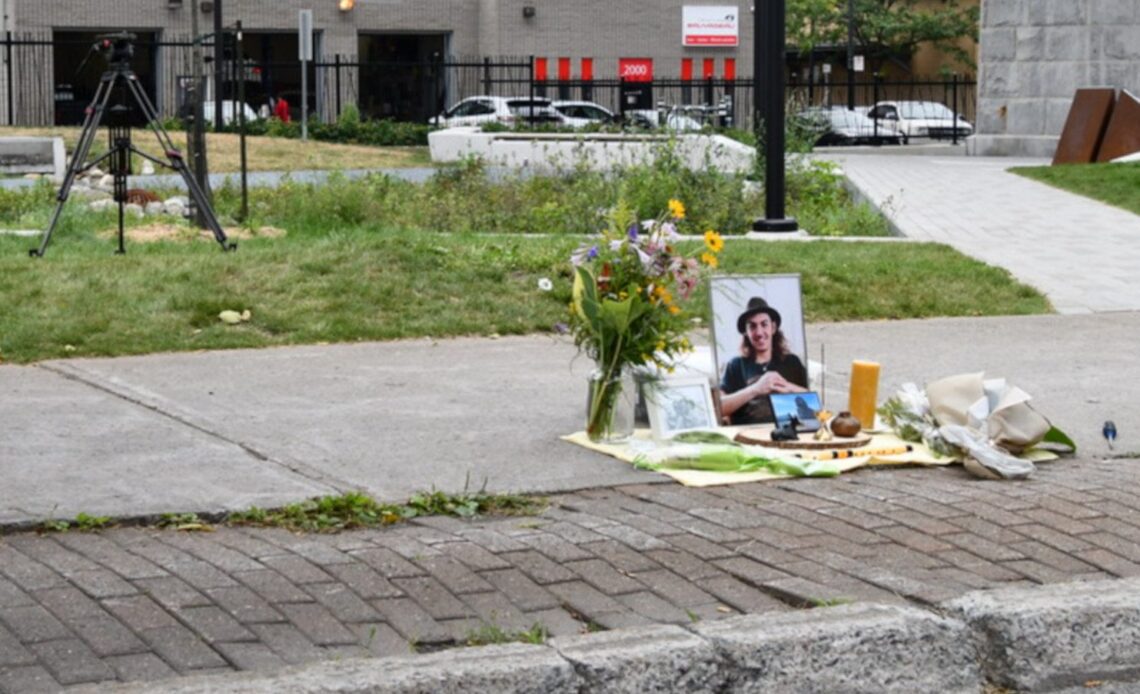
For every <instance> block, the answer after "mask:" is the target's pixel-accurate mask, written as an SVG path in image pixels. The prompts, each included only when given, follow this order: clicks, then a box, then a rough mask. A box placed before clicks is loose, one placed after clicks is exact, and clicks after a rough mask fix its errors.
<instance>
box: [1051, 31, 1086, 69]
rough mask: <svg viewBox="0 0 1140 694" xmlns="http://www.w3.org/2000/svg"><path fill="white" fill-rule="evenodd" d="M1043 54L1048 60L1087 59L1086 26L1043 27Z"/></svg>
mask: <svg viewBox="0 0 1140 694" xmlns="http://www.w3.org/2000/svg"><path fill="white" fill-rule="evenodd" d="M1044 33H1045V54H1044V55H1047V56H1048V57H1049V60H1073V61H1078V60H1088V55H1089V31H1088V28H1087V27H1074V26H1057V27H1048V28H1046V29H1045V32H1044Z"/></svg>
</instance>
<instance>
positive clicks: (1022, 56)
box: [1016, 27, 1045, 60]
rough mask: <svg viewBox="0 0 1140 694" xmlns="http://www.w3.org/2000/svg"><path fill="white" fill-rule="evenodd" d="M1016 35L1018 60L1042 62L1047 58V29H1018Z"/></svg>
mask: <svg viewBox="0 0 1140 694" xmlns="http://www.w3.org/2000/svg"><path fill="white" fill-rule="evenodd" d="M1016 33H1017V48H1016V56H1017V59H1018V60H1040V59H1041V58H1044V57H1045V29H1043V28H1042V27H1018V28H1017V30H1016Z"/></svg>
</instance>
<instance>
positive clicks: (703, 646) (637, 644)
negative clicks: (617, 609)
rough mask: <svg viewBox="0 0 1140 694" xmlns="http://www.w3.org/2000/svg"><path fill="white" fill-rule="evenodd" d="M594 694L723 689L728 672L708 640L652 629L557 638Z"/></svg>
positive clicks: (557, 646) (554, 643)
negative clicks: (599, 693) (600, 693)
mask: <svg viewBox="0 0 1140 694" xmlns="http://www.w3.org/2000/svg"><path fill="white" fill-rule="evenodd" d="M549 645H550V646H551V647H553V648H554V649H555V650H557V651H558V652H559V653H561V654H562V657H563V658H566V659H567V660H569V661H570V662H571V663H573V664H574V668H575V669H576V670H577V672H578V675H579V676H580V677H581V678H582V680H584V687H583V691H589V692H665V691H669V692H710V691H720V689H721V686H722V685H723V684H724V682H725V680H726V677H727V673H726V672H725V671H724V669H723V667H722V664H721V662H720V659H719V658H718V657H717V653H716V651H715V650H714V649H713V647H712V645H711V644H709V643H708V642H707V641H705V640H703V639H700V638H698V637H696V636H694V635H693V634H691V633H689V632H687V631H685V630H684V629H682V628H680V627H674V626H651V627H634V628H630V629H621V630H619V631H613V632H605V633H599V634H585V635H582V636H568V637H563V638H557V639H552V640H551V641H550V643H549Z"/></svg>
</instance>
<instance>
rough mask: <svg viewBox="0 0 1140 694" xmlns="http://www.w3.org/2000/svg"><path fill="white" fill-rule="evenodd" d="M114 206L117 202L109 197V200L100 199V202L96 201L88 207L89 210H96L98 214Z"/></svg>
mask: <svg viewBox="0 0 1140 694" xmlns="http://www.w3.org/2000/svg"><path fill="white" fill-rule="evenodd" d="M114 205H115V201H114V200H112V199H111V198H109V197H107V198H100V199H99V200H94V201H92V202H91V203H89V204H88V205H87V206H88V207H89V208H91V209H92V210H95V211H96V212H101V211H103V210H105V209H107V208H109V207H113V206H114Z"/></svg>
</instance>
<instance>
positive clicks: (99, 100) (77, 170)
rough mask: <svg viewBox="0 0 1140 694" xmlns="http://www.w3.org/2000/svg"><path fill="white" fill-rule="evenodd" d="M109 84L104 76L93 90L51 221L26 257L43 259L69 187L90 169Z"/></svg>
mask: <svg viewBox="0 0 1140 694" xmlns="http://www.w3.org/2000/svg"><path fill="white" fill-rule="evenodd" d="M111 84H112V80H111V79H109V78H108V76H107V75H104V76H103V79H102V80H101V81H100V82H99V87H98V88H97V89H96V90H95V98H94V99H92V100H91V105H90V106H88V107H87V115H86V116H85V117H84V118H83V131H82V132H81V133H80V135H79V144H78V145H77V146H76V148H75V153H74V154H72V155H71V164H70V165H69V166H68V167H67V174H66V175H65V176H64V178H63V184H62V185H61V186H60V187H59V194H58V195H56V196H55V199H56V204H55V210H54V211H53V212H52V215H51V221H50V222H49V223H48V227H47V230H45V231H44V235H43V238H42V239H40V247H39V248H38V249H37V248H33V249H31V250H29V251H28V255H30V256H32V257H33V258H42V257H43V255H44V251H45V250H47V245H48V243H49V242H50V241H51V235H52V234H53V233H54V232H55V227H56V225H57V224H58V223H59V215H60V214H61V213H62V212H63V205H64V203H66V202H67V198H68V196H69V195H71V186H72V185H74V184H75V179H76V177H77V176H79V174H81V173H83V172H84V171H86V170H87V169H89V168H91V164H87V163H86V162H87V155H88V154H89V153H90V152H91V143H92V142H94V141H95V132H96V131H97V130H98V129H99V120H100V119H101V118H102V117H103V111H104V109H105V108H106V106H107V101H108V99H110V97H111Z"/></svg>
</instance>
